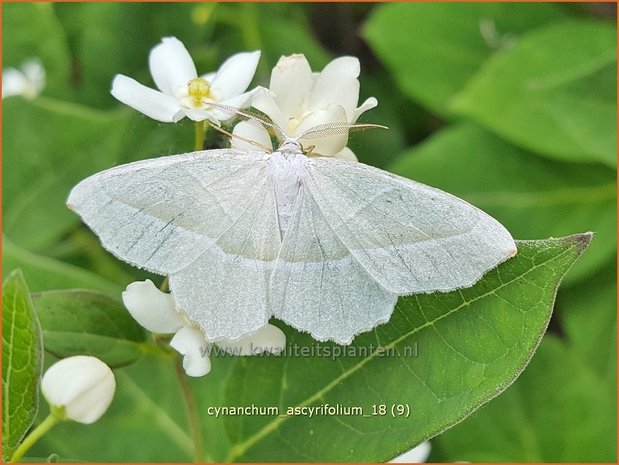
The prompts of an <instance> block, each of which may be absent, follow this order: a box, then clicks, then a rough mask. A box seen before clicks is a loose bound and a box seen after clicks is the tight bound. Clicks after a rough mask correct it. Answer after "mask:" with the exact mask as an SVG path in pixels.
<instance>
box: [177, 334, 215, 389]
mask: <svg viewBox="0 0 619 465" xmlns="http://www.w3.org/2000/svg"><path fill="white" fill-rule="evenodd" d="M170 347H172V348H173V349H175V350H176V351H177V352H179V353H180V354H182V355H183V368H184V369H185V373H187V375H188V376H194V377H199V376H204V375H206V374H208V373H209V372H210V371H211V360H210V359H209V357H208V349H209V347H210V344H209V343H208V342H207V341H206V339H204V335H203V334H202V333H201V332H200V330H198V329H195V328H189V327H187V326H183V327H182V328H181V329H179V330H178V332H177V333H176V334H175V335H174V337H173V338H172V340H171V341H170Z"/></svg>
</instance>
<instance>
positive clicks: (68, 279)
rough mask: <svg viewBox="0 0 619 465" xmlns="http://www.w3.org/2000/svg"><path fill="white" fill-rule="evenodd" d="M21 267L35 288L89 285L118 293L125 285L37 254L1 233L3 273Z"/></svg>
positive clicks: (31, 287) (83, 286) (66, 287)
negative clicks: (122, 285)
mask: <svg viewBox="0 0 619 465" xmlns="http://www.w3.org/2000/svg"><path fill="white" fill-rule="evenodd" d="M16 268H20V269H21V270H23V273H24V275H25V276H26V279H27V281H28V282H29V283H30V289H31V290H32V291H48V290H52V289H68V288H75V287H80V288H90V289H96V290H99V291H102V292H105V293H107V294H108V295H112V296H118V295H120V292H121V291H122V287H121V286H119V285H118V284H115V283H112V282H110V281H107V280H106V279H104V278H102V277H101V276H98V275H97V274H95V273H93V272H91V271H88V270H85V269H83V268H79V267H77V266H74V265H70V264H68V263H65V262H62V261H60V260H54V259H53V258H49V257H45V256H43V255H37V254H34V253H32V252H28V251H27V250H25V249H23V248H21V247H19V246H18V245H15V244H13V243H12V242H11V240H10V239H8V238H7V237H6V236H2V270H3V273H5V272H8V271H11V270H14V269H16Z"/></svg>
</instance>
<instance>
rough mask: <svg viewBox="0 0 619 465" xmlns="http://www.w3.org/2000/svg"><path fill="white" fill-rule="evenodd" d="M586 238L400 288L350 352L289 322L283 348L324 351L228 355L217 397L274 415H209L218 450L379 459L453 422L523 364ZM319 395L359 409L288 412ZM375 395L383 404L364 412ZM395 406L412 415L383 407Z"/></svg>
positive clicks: (251, 456) (241, 457)
mask: <svg viewBox="0 0 619 465" xmlns="http://www.w3.org/2000/svg"><path fill="white" fill-rule="evenodd" d="M590 237H591V236H590V235H589V234H583V235H577V236H571V237H565V238H559V239H548V240H544V241H521V242H519V244H518V247H519V250H518V255H517V256H516V257H515V258H513V259H511V260H508V261H507V262H505V263H503V264H502V265H500V266H499V267H498V268H497V269H495V270H493V271H491V272H489V273H488V274H487V275H486V276H485V277H484V278H483V279H482V280H481V281H480V282H478V283H477V284H476V285H474V286H473V287H471V288H469V289H462V290H458V291H455V292H451V293H434V294H418V295H412V296H410V297H403V298H401V299H400V300H399V302H398V305H397V306H396V309H395V311H394V314H393V316H392V317H391V320H390V321H389V323H387V324H385V325H382V326H379V327H378V328H376V330H375V331H373V332H371V333H366V334H363V335H361V336H358V337H357V338H356V339H355V341H354V342H353V345H351V346H347V348H348V349H349V350H356V351H357V352H356V354H357V356H348V357H346V356H339V357H334V358H330V357H329V354H325V351H326V350H330V351H333V350H334V349H336V348H339V349H342V346H336V345H333V344H327V343H316V342H315V341H313V340H312V339H311V338H310V337H309V336H307V335H306V334H301V333H297V332H294V331H288V332H287V335H288V347H289V350H290V351H292V350H293V347H297V349H298V350H300V349H302V348H306V349H311V350H313V351H314V354H317V350H318V348H320V349H322V350H323V355H326V356H322V357H320V356H314V357H311V356H310V357H308V356H299V355H303V353H302V352H299V353H297V356H293V355H292V354H293V352H291V353H292V354H288V355H287V356H286V357H263V358H252V359H251V360H247V359H243V360H242V361H241V363H238V364H237V365H236V367H235V369H234V371H233V372H232V375H231V376H230V378H229V379H228V392H227V397H226V402H225V403H224V404H223V405H226V406H251V405H256V406H276V407H279V416H277V415H252V416H238V417H237V416H228V417H225V418H224V419H221V418H218V419H215V418H213V417H208V420H209V421H213V422H217V423H218V424H219V425H221V427H223V426H224V424H225V426H226V428H227V431H228V435H229V437H230V440H231V442H232V447H231V449H230V453H229V455H228V457H227V459H228V460H231V461H248V462H249V461H267V460H268V461H347V462H351V461H385V460H389V459H391V458H392V457H394V456H396V455H398V454H399V453H401V452H403V451H405V450H408V449H410V448H411V447H412V446H414V445H415V444H418V443H420V442H421V441H423V440H425V439H427V438H429V437H432V436H434V435H436V434H438V433H440V432H441V431H443V430H445V429H447V428H449V427H450V426H452V425H454V424H456V423H458V422H459V421H461V420H462V419H463V418H465V417H466V416H467V415H469V414H470V413H472V412H473V411H475V410H476V409H477V408H478V407H479V406H481V405H482V404H484V403H486V402H487V401H489V400H490V399H492V398H493V397H495V396H497V395H498V394H499V393H501V392H502V391H503V390H504V389H505V388H506V387H507V386H509V385H510V384H511V383H512V382H513V381H514V379H515V378H516V377H517V376H518V374H519V373H520V372H521V371H522V369H523V368H524V367H525V366H526V364H527V363H528V361H529V359H530V358H531V356H532V355H533V352H534V351H535V349H536V347H537V345H538V344H539V341H540V338H541V337H542V334H543V333H544V331H545V329H546V325H547V324H548V320H549V318H550V314H551V312H552V306H553V302H554V298H555V293H556V290H557V287H558V285H559V282H560V280H561V278H562V276H563V275H564V274H565V272H566V271H567V270H568V269H569V267H570V266H571V265H572V264H573V263H574V261H575V260H576V259H577V258H578V256H579V255H580V254H581V253H582V251H583V250H584V248H585V247H586V246H587V244H588V243H589V240H590ZM377 347H381V348H382V352H377V351H376V349H377ZM390 350H391V351H393V352H394V353H390V352H389V351H390ZM407 351H408V352H407ZM381 354H382V355H381ZM411 355H412V356H411ZM327 403H328V404H330V405H331V406H336V405H341V406H344V407H361V408H362V409H363V414H364V416H345V415H339V416H338V415H320V414H319V415H316V416H314V417H312V418H309V417H307V416H289V415H286V413H287V408H288V407H319V406H321V405H323V404H327ZM381 404H385V405H387V414H386V415H385V416H372V409H373V406H374V405H381ZM393 405H405V406H408V408H410V415H409V416H408V417H406V416H397V417H396V418H394V417H392V415H391V413H392V410H391V406H393ZM365 415H368V416H367V417H366V416H365Z"/></svg>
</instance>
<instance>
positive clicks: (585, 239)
mask: <svg viewBox="0 0 619 465" xmlns="http://www.w3.org/2000/svg"><path fill="white" fill-rule="evenodd" d="M565 239H566V240H567V241H568V242H573V243H574V244H576V245H577V246H578V247H579V248H580V253H582V252H584V251H585V249H586V248H587V247H589V244H590V243H591V239H593V233H592V232H591V231H588V232H585V233H581V234H574V235H572V236H568V237H566V238H565Z"/></svg>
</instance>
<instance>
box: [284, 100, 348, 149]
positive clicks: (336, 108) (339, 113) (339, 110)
mask: <svg viewBox="0 0 619 465" xmlns="http://www.w3.org/2000/svg"><path fill="white" fill-rule="evenodd" d="M339 122H341V123H346V122H348V117H347V116H346V111H345V110H344V108H343V107H341V106H340V105H331V106H329V107H328V108H327V109H326V110H319V111H313V112H312V113H310V114H308V115H307V116H306V117H305V118H303V119H302V120H301V122H300V123H299V126H298V127H297V129H296V131H295V133H294V135H295V136H297V137H298V136H299V135H301V134H303V132H305V131H307V130H309V129H312V128H314V127H316V126H318V125H320V124H327V123H339ZM347 142H348V130H342V132H341V133H340V134H334V135H329V136H325V137H318V135H312V136H310V137H307V138H305V137H303V138H301V143H302V144H303V146H304V147H305V148H307V147H308V146H310V145H314V150H313V153H315V154H319V155H323V156H325V157H331V156H333V155H335V154H336V153H338V152H339V151H340V150H342V149H343V148H344V147H346V143H347Z"/></svg>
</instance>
